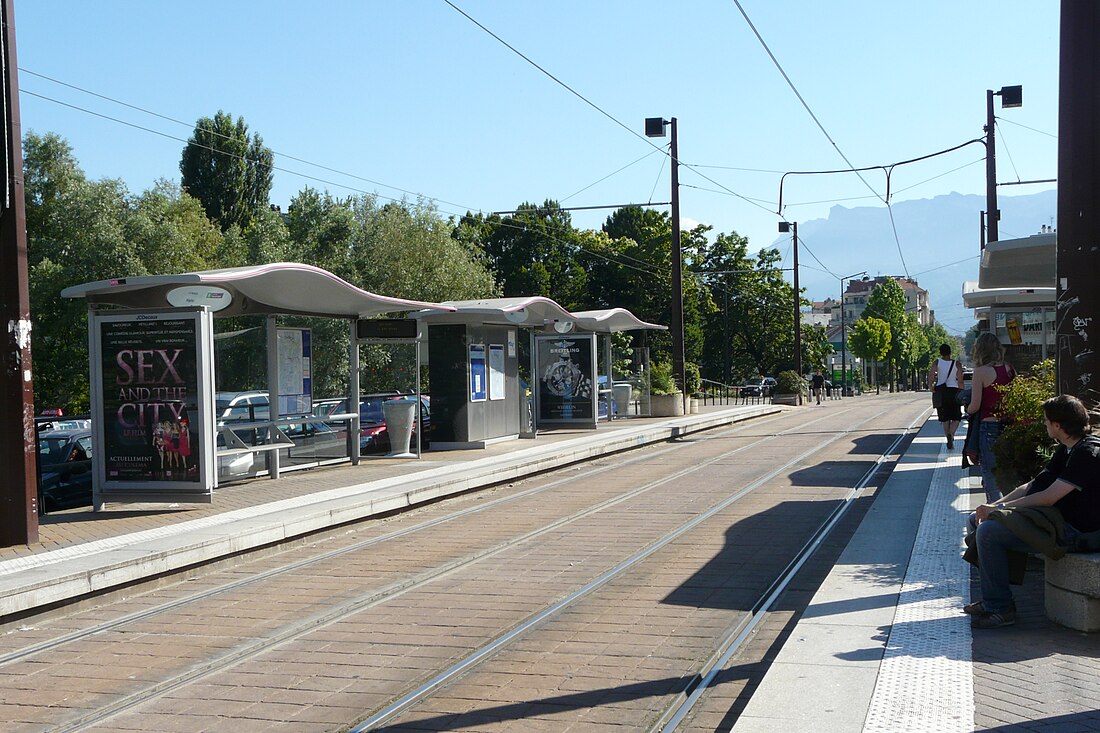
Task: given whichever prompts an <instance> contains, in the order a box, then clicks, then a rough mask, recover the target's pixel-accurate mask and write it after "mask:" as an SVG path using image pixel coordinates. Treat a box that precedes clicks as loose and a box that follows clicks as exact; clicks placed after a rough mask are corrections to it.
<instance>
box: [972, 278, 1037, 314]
mask: <svg viewBox="0 0 1100 733" xmlns="http://www.w3.org/2000/svg"><path fill="white" fill-rule="evenodd" d="M1055 297H1056V293H1055V290H1054V288H1053V287H1050V288H979V287H975V283H974V282H973V281H968V282H966V283H965V284H964V285H963V305H964V306H966V307H967V308H988V307H990V306H1020V307H1028V308H1035V307H1038V306H1043V305H1054V299H1055Z"/></svg>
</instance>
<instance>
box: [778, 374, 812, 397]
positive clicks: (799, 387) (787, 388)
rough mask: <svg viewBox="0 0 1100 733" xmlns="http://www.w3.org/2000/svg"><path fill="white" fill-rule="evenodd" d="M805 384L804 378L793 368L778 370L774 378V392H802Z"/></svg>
mask: <svg viewBox="0 0 1100 733" xmlns="http://www.w3.org/2000/svg"><path fill="white" fill-rule="evenodd" d="M805 386H806V380H804V379H803V378H802V377H800V376H799V375H798V372H796V371H793V370H788V371H785V372H779V376H777V377H776V378H775V393H776V394H802V392H803V391H804V388H805Z"/></svg>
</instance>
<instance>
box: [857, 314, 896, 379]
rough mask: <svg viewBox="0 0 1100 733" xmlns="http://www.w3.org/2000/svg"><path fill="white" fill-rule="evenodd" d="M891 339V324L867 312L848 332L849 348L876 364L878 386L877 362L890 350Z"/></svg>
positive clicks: (860, 356)
mask: <svg viewBox="0 0 1100 733" xmlns="http://www.w3.org/2000/svg"><path fill="white" fill-rule="evenodd" d="M891 341H892V336H891V333H890V324H889V323H887V322H886V321H884V320H882V319H880V318H875V317H873V316H872V317H868V316H867V315H866V313H865V314H864V316H863V317H861V318H860V319H859V320H858V321H856V322H855V325H854V326H852V331H851V333H849V334H848V350H849V351H851V352H852V353H853V354H854V355H856V356H858V357H859V358H861V359H864V360H866V361H869V362H871V363H873V364H875V365H876V367H875V371H876V373H875V385H876V386H877V385H878V384H879V380H878V373H877V371H878V367H877V364H878V362H880V361H882V360H883V359H885V358H886V355H887V354H888V353H889V352H890V343H891Z"/></svg>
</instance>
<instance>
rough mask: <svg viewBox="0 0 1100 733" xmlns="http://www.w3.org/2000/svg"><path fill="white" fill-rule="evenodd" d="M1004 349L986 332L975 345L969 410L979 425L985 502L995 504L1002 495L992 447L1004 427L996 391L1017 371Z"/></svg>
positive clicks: (1013, 377) (999, 395) (998, 393)
mask: <svg viewBox="0 0 1100 733" xmlns="http://www.w3.org/2000/svg"><path fill="white" fill-rule="evenodd" d="M1004 357H1005V347H1004V346H1002V345H1001V342H1000V341H999V340H998V339H997V337H996V336H995V335H993V334H992V333H990V332H989V331H985V332H984V333H981V334H979V335H978V338H977V339H976V340H975V341H974V350H973V358H974V377H973V380H972V387H971V390H970V391H971V395H970V404H969V405H968V406H967V408H966V412H967V414H969V415H970V419H971V420H977V421H978V462H979V464H980V466H981V469H982V487H983V488H984V489H985V500H986V501H987V502H989V503H994V502H996V501H997V499H999V498H1000V497H1001V494H1002V493H1003V492H1002V491H1001V490H1000V487H999V486H997V478H996V476H995V475H994V471H995V469H996V468H997V458H996V456H995V455H994V454H993V446H994V445H995V444H996V442H997V438H999V437H1000V435H1001V430H1002V429H1003V426H1002V425H1001V416H1000V413H999V412H998V410H997V408H998V406H999V405H1000V403H1001V392H1000V391H999V390H998V389H997V387H999V386H1003V385H1006V384H1008V383H1009V382H1011V381H1012V380H1013V379H1015V378H1016V370H1015V369H1013V368H1012V365H1011V364H1008V363H1006V362H1005V361H1004Z"/></svg>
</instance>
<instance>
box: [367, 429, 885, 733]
mask: <svg viewBox="0 0 1100 733" xmlns="http://www.w3.org/2000/svg"><path fill="white" fill-rule="evenodd" d="M884 412H885V411H882V412H880V413H876V414H874V415H871V416H870V417H867V418H866V419H864V420H861V421H860V422H858V423H856V424H855V425H853V426H851V427H849V428H848V429H847V430H845V431H843V432H839V433H837V434H836V435H835V436H834V437H832V438H830V439H829V440H826V441H824V442H822V443H820V444H818V445H815V446H814V447H812V448H810V449H808V450H806V451H803V452H802V453H800V454H798V455H797V456H795V457H794V458H792V459H790V460H788V461H786V462H785V463H783V464H782V465H780V466H779V467H777V468H775V469H773V470H772V471H769V472H768V473H766V474H764V475H763V476H760V477H759V478H757V479H755V480H754V481H752V482H751V483H749V484H748V485H746V486H745V487H743V488H742V489H741V490H739V491H737V492H736V493H734V494H733V495H731V496H729V497H728V498H726V499H724V500H722V501H721V502H718V503H717V504H715V505H713V506H712V507H710V508H709V509H707V510H706V511H705V512H703V513H701V514H699V515H696V516H695V517H694V518H693V519H691V520H689V521H687V522H684V523H683V524H681V525H680V526H679V527H677V528H675V529H673V530H672V531H670V532H667V533H666V534H665V535H663V536H662V537H661V538H660V539H658V540H656V541H654V542H652V543H650V544H649V545H648V546H646V547H645V548H643V549H642V550H640V551H638V552H636V553H635V554H633V555H631V556H630V557H628V558H627V559H626V560H623V561H622V562H620V563H619V564H618V565H616V566H615V567H613V568H612V569H610V570H608V571H607V572H605V573H604V574H602V575H600V576H599V577H597V578H596V579H594V580H592V581H590V582H589V583H587V584H586V585H584V586H583V587H581V588H580V589H578V590H577V591H575V592H574V593H572V594H571V595H569V596H567V597H565V598H563V599H562V600H560V601H558V602H557V603H555V604H553V605H551V606H549V607H547V608H545V609H543V610H542V611H540V612H538V613H536V614H534V615H532V616H530V617H529V618H528V619H527V620H526V621H524V622H522V623H520V624H519V625H517V626H516V627H514V628H513V629H511V630H510V631H508V632H507V633H505V634H503V635H501V636H499V637H498V638H496V639H494V640H493V641H491V642H490V643H488V644H485V645H483V646H482V647H481V648H479V649H477V650H475V651H473V652H472V653H470V654H468V655H467V656H466V657H464V658H463V659H462V660H460V661H459V662H457V663H455V664H453V665H452V666H450V667H448V668H447V669H446V670H444V671H442V672H440V673H439V674H437V675H435V676H434V677H432V678H431V679H429V680H428V681H427V682H425V683H424V684H422V685H421V686H420V687H418V688H416V689H414V690H411V691H410V692H408V693H406V694H405V695H403V696H402V697H400V698H398V699H397V700H395V701H393V702H392V703H390V704H389V705H387V706H386V707H384V708H382V709H381V710H379V711H378V712H376V713H374V714H373V715H372V716H370V717H369V718H367V719H366V720H364V721H363V722H361V723H359V724H358V725H356V726H354V727H352V728H350V731H349V733H365V732H366V731H370V730H374V729H376V728H377V726H379V725H382V724H384V723H386V722H387V721H389V720H392V719H393V718H394V717H396V716H397V715H399V714H401V713H402V712H404V711H405V710H407V709H408V708H409V707H410V706H412V705H414V704H416V703H417V702H420V701H421V700H423V699H425V698H426V697H428V696H430V695H431V694H432V693H433V692H435V691H436V690H438V689H440V688H442V687H443V686H445V685H446V684H447V683H448V682H450V681H451V680H453V679H455V678H456V677H458V676H460V675H462V674H464V673H466V672H468V671H469V670H470V669H471V668H473V667H475V666H476V665H478V664H479V663H481V662H483V661H485V660H486V659H488V658H490V657H491V656H493V655H494V654H495V653H497V652H498V651H500V650H501V649H502V648H503V647H504V646H506V645H507V644H508V643H509V642H511V641H513V640H515V639H517V638H518V637H520V636H521V635H523V634H524V633H526V632H528V631H530V630H531V629H533V628H535V627H537V626H539V625H541V624H543V623H544V622H546V621H547V620H548V619H550V618H552V617H554V616H556V615H558V614H560V613H561V612H562V611H563V610H565V609H567V608H569V607H570V606H572V605H573V604H574V603H576V602H577V601H579V600H581V599H582V598H585V597H586V596H588V595H590V594H592V593H593V592H594V591H596V590H598V589H600V588H602V587H604V586H605V585H607V584H608V583H609V582H610V581H611V580H613V579H615V578H616V577H618V576H620V575H622V574H623V573H625V572H626V571H627V570H630V569H632V568H634V567H635V566H637V565H638V564H639V563H641V562H642V561H643V560H645V559H647V558H649V557H650V556H652V555H653V554H654V553H656V552H657V551H658V550H660V549H662V548H664V547H665V546H666V545H668V544H670V543H671V542H673V541H675V540H676V539H679V538H680V537H681V536H683V535H684V534H686V533H688V532H690V531H691V530H692V529H695V528H696V527H697V526H699V525H700V524H702V523H703V522H705V521H707V520H709V519H711V518H712V517H713V516H715V515H716V514H718V513H719V512H721V511H723V510H724V509H726V508H728V507H729V506H730V505H732V504H734V503H735V502H737V501H739V500H740V499H742V498H744V497H745V496H747V495H748V494H750V493H752V492H753V491H755V490H757V489H758V488H760V487H761V486H763V485H765V484H766V483H767V482H769V481H771V480H772V479H774V478H776V477H777V476H780V475H782V474H783V472H784V471H786V470H787V469H789V468H791V467H792V466H795V465H797V464H799V463H801V462H802V461H805V460H806V459H807V458H809V457H810V456H812V455H814V454H816V453H819V452H820V451H822V450H824V449H825V448H826V447H828V446H829V445H831V444H832V443H834V442H836V441H838V440H840V439H841V438H843V437H845V436H847V435H850V434H851V433H853V432H856V431H857V430H858V428H859V427H861V426H862V425H864V424H866V423H867V422H870V421H871V420H873V419H875V418H876V417H879V416H880V415H881V414H883V413H884ZM835 418H836V413H830V415H829V416H828V419H831V420H835ZM813 422H817V420H814V421H810V422H807V423H804V424H803V425H802V426H800V428H801V427H805V425H808V424H812V423H813ZM792 430H793V429H792ZM770 437H771V436H769V439H770ZM903 437H904V436H903ZM762 440H763V439H762ZM762 440H761V441H757V442H758V443H759V442H762ZM898 442H900V439H899V441H895V443H894V444H893V445H892V446H891V449H890V450H893V447H894V446H896V445H897V443H898ZM747 447H750V446H743V447H742V448H739V449H737V451H731V452H730V453H726V454H722V455H720V456H718V457H716V458H713V459H710V460H708V461H706V462H705V463H703V464H697V465H696V466H693V467H691V468H689V469H685V470H684V471H682V472H681V473H682V474H683V475H686V474H688V473H692V472H694V471H695V470H698V469H699V468H702V467H704V466H706V465H710V464H712V463H714V462H716V461H718V460H721V459H725V458H728V457H729V454H731V453H734V452H738V451H740V450H744V449H745V448H747ZM878 465H879V464H878V462H877V461H876V465H875V469H876V470H877V468H878ZM696 676H697V677H699V676H702V675H696ZM689 686H690V685H689Z"/></svg>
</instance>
